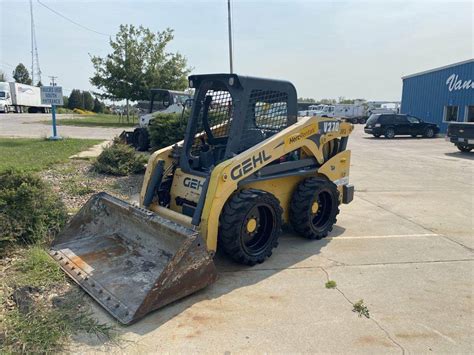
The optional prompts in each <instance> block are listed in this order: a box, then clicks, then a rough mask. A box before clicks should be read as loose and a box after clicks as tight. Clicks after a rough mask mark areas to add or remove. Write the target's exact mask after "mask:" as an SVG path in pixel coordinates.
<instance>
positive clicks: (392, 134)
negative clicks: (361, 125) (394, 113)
mask: <svg viewBox="0 0 474 355" xmlns="http://www.w3.org/2000/svg"><path fill="white" fill-rule="evenodd" d="M383 135H384V136H385V138H387V139H393V137H395V130H394V129H393V128H392V127H389V128H387V129H385V132H384V133H383Z"/></svg>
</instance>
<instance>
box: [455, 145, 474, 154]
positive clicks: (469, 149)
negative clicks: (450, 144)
mask: <svg viewBox="0 0 474 355" xmlns="http://www.w3.org/2000/svg"><path fill="white" fill-rule="evenodd" d="M457 147H458V149H459V151H461V152H463V153H469V152H470V151H471V150H472V148H469V147H466V146H465V145H457Z"/></svg>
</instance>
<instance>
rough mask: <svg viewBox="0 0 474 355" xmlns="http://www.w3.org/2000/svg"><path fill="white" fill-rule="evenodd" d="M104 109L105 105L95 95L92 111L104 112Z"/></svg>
mask: <svg viewBox="0 0 474 355" xmlns="http://www.w3.org/2000/svg"><path fill="white" fill-rule="evenodd" d="M104 109H105V105H104V104H103V103H102V102H100V100H99V99H98V98H97V97H96V98H95V99H94V108H93V109H92V111H94V112H95V113H102V112H104Z"/></svg>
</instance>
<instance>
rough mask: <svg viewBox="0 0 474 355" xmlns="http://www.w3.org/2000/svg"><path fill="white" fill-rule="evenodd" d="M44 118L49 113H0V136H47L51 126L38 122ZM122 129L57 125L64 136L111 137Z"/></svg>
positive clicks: (66, 115) (48, 117) (59, 117)
mask: <svg viewBox="0 0 474 355" xmlns="http://www.w3.org/2000/svg"><path fill="white" fill-rule="evenodd" d="M56 117H57V118H58V119H61V118H69V117H71V115H70V114H60V115H57V116H56ZM44 120H51V114H41V113H38V114H28V113H23V114H17V113H8V114H0V137H15V138H19V137H23V138H45V137H49V136H51V135H52V128H51V126H50V125H45V124H43V123H40V122H39V121H44ZM123 130H124V129H123V128H106V127H76V126H58V134H59V135H60V136H61V137H64V138H89V139H112V138H113V137H115V136H117V135H119V134H120V133H122V131H123Z"/></svg>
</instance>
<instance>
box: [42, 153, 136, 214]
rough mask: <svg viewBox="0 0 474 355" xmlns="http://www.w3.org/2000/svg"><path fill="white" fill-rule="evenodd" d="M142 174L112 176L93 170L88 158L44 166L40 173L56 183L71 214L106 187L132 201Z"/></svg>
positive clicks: (119, 196)
mask: <svg viewBox="0 0 474 355" xmlns="http://www.w3.org/2000/svg"><path fill="white" fill-rule="evenodd" d="M143 176H144V175H143V174H139V175H138V174H137V175H129V176H120V177H118V176H109V175H102V174H99V173H96V172H94V171H92V169H91V163H90V162H89V161H83V160H75V161H72V162H68V163H65V164H62V165H57V166H55V167H54V168H51V169H48V170H45V171H43V172H42V173H41V177H42V178H43V179H45V180H47V181H49V182H50V183H51V184H52V185H53V189H54V191H55V192H56V193H57V194H59V196H60V197H61V199H62V200H63V201H64V203H65V204H66V207H67V209H68V211H69V212H70V213H72V214H74V213H75V212H77V211H78V210H79V209H80V208H81V207H82V206H83V205H84V204H85V203H86V202H87V200H88V199H89V198H90V197H91V196H92V195H94V194H95V193H98V192H101V191H106V192H108V193H110V194H111V195H114V196H116V197H118V198H120V199H122V200H126V201H133V199H134V198H136V197H137V195H138V194H139V192H140V189H141V186H142V182H143Z"/></svg>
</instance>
